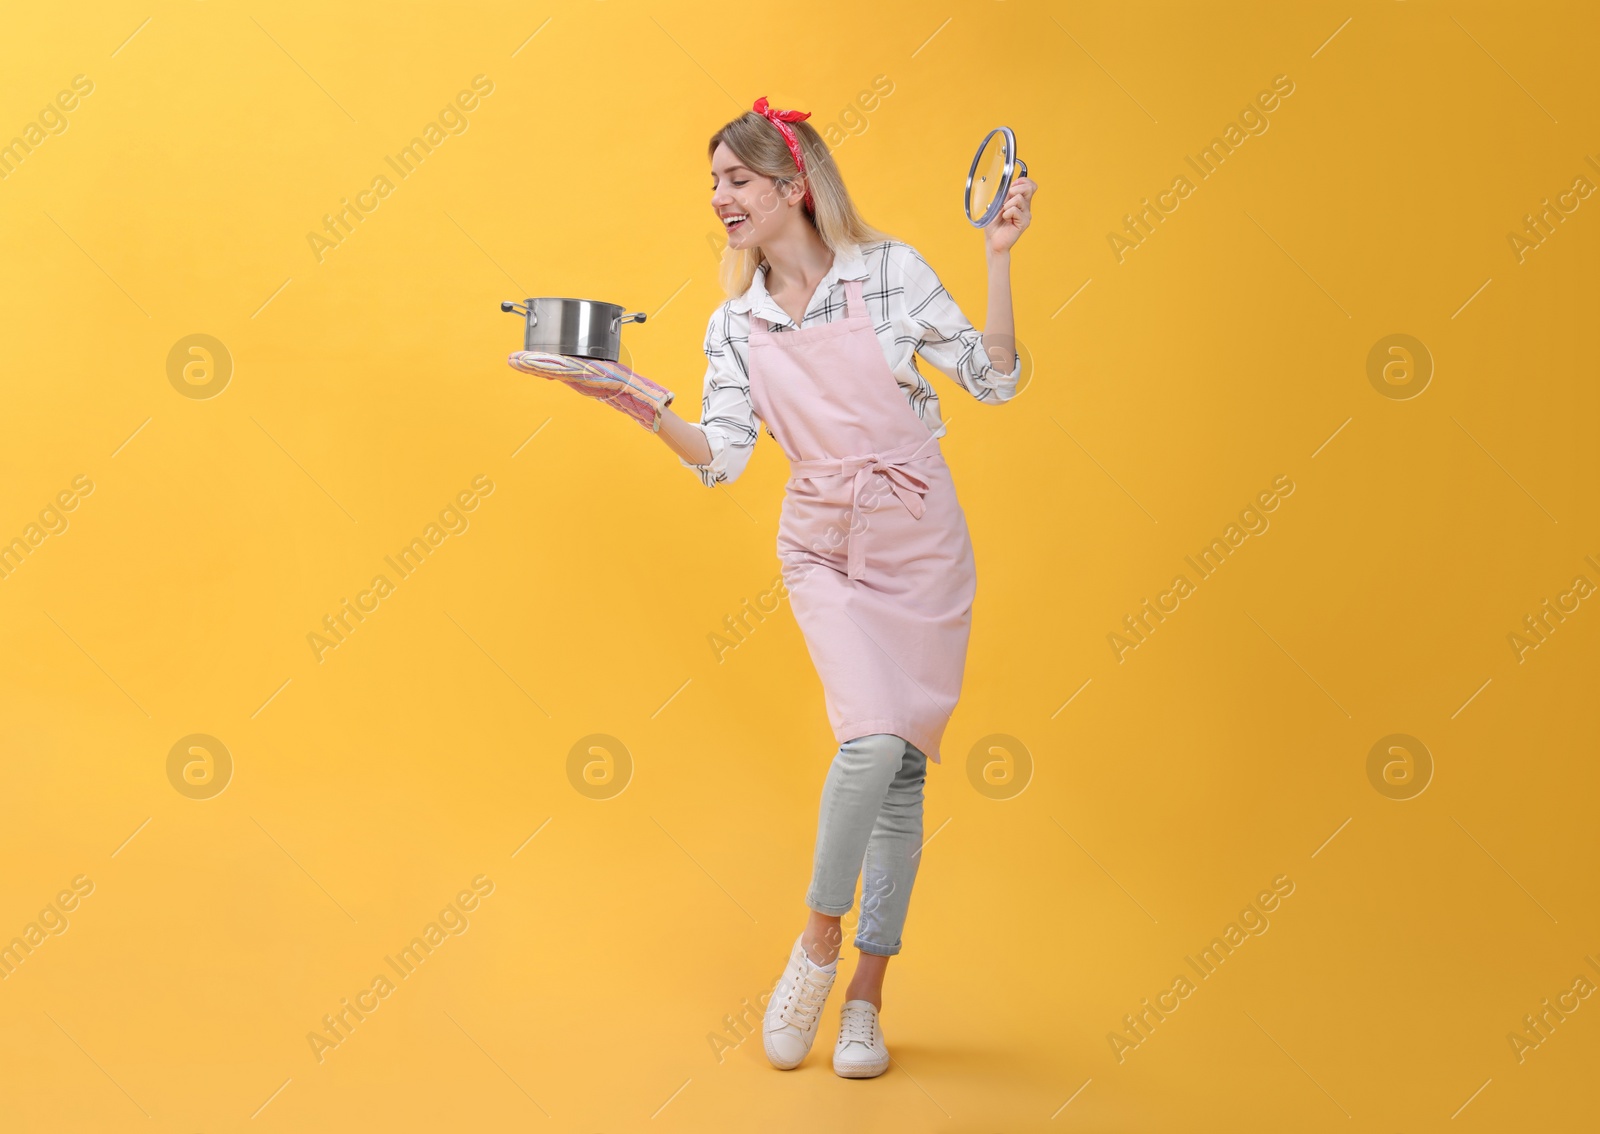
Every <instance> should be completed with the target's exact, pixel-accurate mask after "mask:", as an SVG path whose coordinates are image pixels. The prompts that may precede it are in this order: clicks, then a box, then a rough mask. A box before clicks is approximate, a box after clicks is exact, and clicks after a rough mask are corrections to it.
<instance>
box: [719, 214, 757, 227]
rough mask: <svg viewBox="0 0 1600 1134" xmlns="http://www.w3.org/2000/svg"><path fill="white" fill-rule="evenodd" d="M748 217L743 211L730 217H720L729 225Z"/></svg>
mask: <svg viewBox="0 0 1600 1134" xmlns="http://www.w3.org/2000/svg"><path fill="white" fill-rule="evenodd" d="M749 219H750V218H749V217H748V216H747V215H745V214H744V213H735V214H734V215H733V216H731V217H723V218H722V223H723V224H725V225H730V226H731V225H734V224H737V223H738V222H740V221H742V220H749Z"/></svg>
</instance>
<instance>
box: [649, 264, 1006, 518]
mask: <svg viewBox="0 0 1600 1134" xmlns="http://www.w3.org/2000/svg"><path fill="white" fill-rule="evenodd" d="M766 279H767V265H766V264H763V265H762V266H761V267H760V268H759V269H757V271H756V275H755V279H754V280H753V281H752V282H751V284H750V287H749V288H748V289H747V290H746V291H745V293H744V294H743V295H740V296H735V297H734V298H733V299H730V300H728V301H726V302H725V303H723V304H722V305H721V306H720V307H718V308H717V309H716V310H715V311H713V312H712V313H711V320H710V322H709V323H708V324H707V326H706V341H705V352H706V359H707V365H706V377H705V389H704V394H703V400H702V402H701V408H700V423H699V428H700V430H701V432H702V433H704V434H705V437H706V442H707V443H708V444H709V445H710V447H711V459H710V460H709V461H707V462H706V463H705V464H703V465H696V464H691V463H690V462H689V461H686V460H684V459H683V458H681V457H680V458H678V463H679V464H681V465H683V466H684V467H685V468H689V469H693V470H694V471H695V472H697V473H698V474H699V475H700V480H701V483H703V484H705V485H706V486H707V487H714V486H716V485H718V484H726V483H728V482H730V481H733V480H736V479H738V476H739V474H740V473H742V472H743V471H744V467H745V465H746V464H747V463H748V462H749V460H750V453H751V450H753V449H754V448H755V444H756V437H757V425H756V423H757V420H758V418H757V414H756V412H755V407H754V406H753V405H752V404H751V402H750V315H751V312H752V311H754V312H755V313H757V314H759V315H761V316H762V317H763V318H765V319H767V320H768V321H769V322H770V323H771V324H772V329H773V331H774V332H784V331H792V330H795V329H797V328H796V327H795V323H794V320H793V319H792V318H790V316H789V314H788V313H787V312H786V311H784V309H783V308H782V307H780V306H778V303H777V301H776V300H774V299H773V298H772V296H771V295H769V294H768V293H767V287H766ZM846 279H859V280H864V281H866V282H865V283H864V284H863V285H862V288H861V299H862V302H863V303H864V304H865V305H866V308H867V314H868V316H869V317H870V318H871V319H872V329H873V331H874V332H875V333H876V334H877V336H878V345H879V346H881V347H882V348H883V353H884V356H885V358H886V359H887V360H888V362H889V369H890V370H892V371H893V372H894V376H895V380H896V381H898V382H899V383H900V387H901V389H902V390H903V391H904V392H905V395H906V399H907V400H908V401H909V402H910V403H911V408H912V409H913V410H915V411H916V413H917V416H918V417H920V418H922V420H923V422H924V423H925V424H926V425H927V426H928V429H929V431H930V432H931V433H933V434H934V435H935V436H943V435H944V422H943V420H941V418H940V417H939V395H938V394H936V393H934V391H933V387H932V386H930V385H928V381H927V379H926V378H924V377H923V376H922V375H921V373H920V372H918V370H917V362H916V355H918V354H921V355H922V357H923V358H925V359H927V360H928V361H929V362H931V363H933V365H934V366H936V367H938V369H939V370H941V371H943V372H944V373H945V374H947V375H949V376H950V377H951V378H953V379H954V380H955V381H956V382H957V384H959V385H960V386H961V387H962V389H964V390H966V391H967V392H968V393H970V394H972V395H973V396H974V397H975V398H977V399H978V400H979V401H980V402H985V403H990V404H999V403H1000V402H1005V401H1009V400H1010V399H1011V398H1012V397H1014V396H1015V395H1016V392H1017V381H1018V379H1019V378H1020V377H1021V373H1022V362H1021V359H1020V358H1018V357H1017V355H1016V353H1015V352H1013V354H1012V366H1011V372H1010V373H1009V374H1008V373H1006V372H1005V371H1003V370H997V369H995V368H994V367H993V366H991V365H990V364H989V359H988V356H987V355H985V354H984V351H983V333H982V332H981V331H979V330H977V329H976V328H975V327H973V325H972V323H971V322H970V321H968V319H967V317H966V316H965V315H963V314H962V313H961V309H960V308H959V307H958V306H956V302H955V300H954V299H953V298H952V297H951V295H950V293H949V292H948V291H946V290H945V289H944V285H943V284H941V283H940V282H939V277H938V275H937V274H935V272H934V270H933V268H932V267H931V266H930V265H929V264H928V262H927V261H926V260H924V259H923V258H922V255H921V254H920V253H919V252H918V251H917V250H916V249H915V248H913V247H911V245H909V244H906V243H904V242H902V241H899V240H884V241H877V242H875V243H872V244H860V245H855V246H854V247H853V248H851V249H850V250H848V251H845V252H839V253H837V254H836V255H835V256H834V262H833V266H832V267H830V268H829V269H828V274H827V275H825V276H823V277H822V282H821V283H820V284H818V285H817V290H816V292H815V294H813V295H812V297H811V304H810V306H809V307H807V308H806V313H805V318H804V320H803V321H802V323H801V326H802V327H811V326H815V325H817V324H819V323H832V322H835V321H836V320H839V319H843V318H845V316H846V314H847V310H846V307H847V305H846V301H845V290H844V285H843V284H841V283H840V282H839V281H841V280H846ZM691 424H692V423H691ZM767 434H768V436H771V434H772V431H771V429H768V430H767Z"/></svg>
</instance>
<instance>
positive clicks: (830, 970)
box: [761, 937, 839, 1071]
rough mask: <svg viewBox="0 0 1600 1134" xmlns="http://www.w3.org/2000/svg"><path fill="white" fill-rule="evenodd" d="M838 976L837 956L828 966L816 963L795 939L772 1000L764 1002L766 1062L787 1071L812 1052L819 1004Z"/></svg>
mask: <svg viewBox="0 0 1600 1134" xmlns="http://www.w3.org/2000/svg"><path fill="white" fill-rule="evenodd" d="M838 975H839V959H838V958H837V957H835V958H834V959H833V961H832V962H830V963H829V964H827V965H819V964H816V963H815V962H814V961H812V959H811V958H810V957H808V956H806V951H805V948H804V947H803V946H802V945H801V944H800V938H798V937H796V938H795V940H794V948H793V949H791V950H790V951H789V965H788V967H787V968H786V969H784V971H783V975H782V976H781V977H779V978H778V984H777V986H776V987H775V988H774V989H773V990H772V999H770V1000H768V1001H767V1012H766V1016H765V1018H764V1019H763V1021H762V1024H761V1039H762V1042H763V1044H764V1045H765V1047H766V1049H767V1059H768V1060H770V1061H771V1063H772V1065H773V1066H774V1067H777V1068H779V1069H780V1070H783V1071H788V1070H789V1069H791V1068H794V1067H798V1066H800V1064H801V1063H802V1062H804V1060H805V1057H806V1055H807V1054H809V1053H810V1051H811V1042H812V1041H813V1040H815V1039H816V1038H817V1021H818V1020H819V1019H820V1018H821V1016H822V1005H823V1003H824V1002H825V1001H826V1000H827V999H828V992H829V990H830V989H832V988H833V980H834V977H836V976H838Z"/></svg>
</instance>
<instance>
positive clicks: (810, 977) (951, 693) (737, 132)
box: [658, 98, 1035, 1078]
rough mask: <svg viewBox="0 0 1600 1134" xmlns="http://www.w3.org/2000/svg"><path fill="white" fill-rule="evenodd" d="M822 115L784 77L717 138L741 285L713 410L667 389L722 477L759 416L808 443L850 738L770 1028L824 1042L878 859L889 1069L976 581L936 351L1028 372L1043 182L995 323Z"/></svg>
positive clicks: (786, 529)
mask: <svg viewBox="0 0 1600 1134" xmlns="http://www.w3.org/2000/svg"><path fill="white" fill-rule="evenodd" d="M807 117H809V114H808V113H806V112H802V111H793V110H775V109H773V108H771V107H769V106H768V104H767V100H766V99H765V98H761V99H757V100H756V103H755V105H754V107H753V109H752V110H751V111H749V112H747V113H745V114H743V115H741V116H740V117H739V118H736V119H734V120H733V121H732V122H729V123H728V124H727V125H725V126H723V127H722V129H720V130H718V131H717V132H716V134H715V135H713V136H712V138H711V142H710V145H709V147H708V152H709V154H710V158H711V178H712V195H711V207H712V209H713V210H714V211H715V212H716V214H717V216H718V217H719V218H720V219H721V220H722V222H723V224H724V226H725V228H726V230H727V234H728V251H727V254H726V255H725V256H724V261H723V262H724V280H723V282H724V286H725V288H726V290H727V291H728V293H729V295H731V296H732V297H733V298H731V299H729V300H728V301H727V302H726V303H724V304H722V306H721V307H719V308H718V309H717V311H716V312H715V313H714V314H713V315H712V318H711V322H710V325H709V327H708V329H707V334H706V346H705V350H706V355H707V357H708V359H709V365H708V367H707V370H706V378H705V396H704V403H703V406H702V409H701V415H700V422H699V423H698V424H695V423H692V422H687V421H684V420H683V419H682V418H681V417H679V416H678V415H677V414H675V413H673V412H672V410H671V409H668V408H665V407H662V409H661V420H660V422H659V429H658V433H659V435H660V436H661V438H662V439H663V440H664V441H665V442H666V443H667V445H668V446H669V447H670V448H671V449H672V450H673V451H674V452H675V453H676V454H677V455H678V457H679V460H680V462H681V463H682V464H683V465H684V466H685V467H688V468H691V469H694V470H695V471H696V472H697V473H698V474H699V475H700V478H701V480H702V482H703V483H705V484H706V485H709V486H715V485H718V484H725V483H727V482H729V481H732V480H734V479H735V478H737V477H738V476H739V474H740V472H741V471H743V469H744V466H745V464H746V462H747V461H748V460H749V457H750V452H751V450H752V448H753V447H754V445H755V441H756V437H757V427H756V421H757V419H759V420H760V421H761V422H762V423H764V424H765V426H766V427H767V432H768V434H769V435H770V436H772V437H773V438H774V439H775V440H776V441H777V443H778V446H779V448H781V449H782V450H783V452H784V454H785V456H787V457H788V458H789V460H790V462H791V465H790V471H791V479H790V480H789V482H788V486H787V488H786V491H785V497H784V502H783V508H782V511H781V513H780V517H779V524H778V556H779V560H780V562H781V564H782V571H783V579H784V583H785V586H786V588H787V590H788V594H789V598H790V601H791V603H792V605H793V608H794V613H795V618H796V620H797V621H798V623H799V625H800V629H801V631H802V633H803V635H804V637H805V641H806V646H807V649H808V651H809V652H810V655H811V658H812V661H813V663H814V664H815V666H816V668H817V672H818V675H819V676H820V678H821V679H822V684H823V689H824V694H825V699H826V703H827V709H828V716H829V721H830V723H831V725H832V727H833V732H834V738H835V740H837V741H838V742H839V751H838V753H837V754H836V755H835V756H834V758H833V763H832V766H831V767H830V768H829V770H828V774H827V777H826V780H825V781H824V784H823V789H822V806H821V814H820V818H819V821H818V827H817V842H816V851H815V856H814V861H813V873H812V880H811V885H810V888H809V890H808V891H807V893H806V905H807V907H808V908H809V910H810V918H809V920H808V922H807V923H806V926H805V929H804V930H803V931H802V932H801V934H800V936H799V938H798V939H797V940H796V941H795V943H794V946H793V948H792V949H791V950H790V955H789V962H788V966H787V968H786V969H785V971H784V973H783V975H782V976H781V977H780V978H779V980H778V982H777V985H776V987H775V989H774V991H773V994H772V997H771V999H770V1001H769V1002H768V1004H767V1009H766V1019H765V1023H764V1027H763V1034H764V1040H765V1047H766V1052H767V1057H768V1059H770V1060H771V1062H772V1063H773V1065H774V1066H776V1067H780V1068H785V1069H788V1068H793V1067H797V1066H799V1065H800V1063H801V1062H802V1061H803V1060H804V1059H805V1057H806V1055H807V1053H808V1052H809V1051H810V1050H811V1045H812V1041H813V1039H814V1038H815V1036H816V1032H817V1023H818V1019H819V1017H820V1015H821V1011H822V1006H823V1003H824V1001H825V1000H826V999H827V995H828V992H829V990H830V989H831V988H832V986H833V981H834V977H835V976H836V974H837V970H838V955H839V949H840V945H841V942H842V938H841V934H840V928H839V924H840V917H841V916H842V915H844V914H846V913H848V912H849V911H850V909H851V906H852V905H853V899H854V895H855V887H856V882H857V879H858V877H859V876H860V875H861V874H862V872H863V868H864V870H865V877H864V879H863V880H862V886H863V890H862V909H861V915H860V925H859V929H858V932H857V935H856V939H855V946H856V948H857V949H858V950H860V953H861V957H860V960H859V962H858V964H857V966H856V970H855V974H854V976H853V977H852V978H851V981H850V984H849V987H848V988H847V989H846V992H845V997H846V999H845V1003H844V1007H843V1011H842V1014H841V1021H840V1031H839V1039H838V1042H837V1044H836V1045H835V1049H834V1059H833V1066H834V1070H835V1071H836V1072H837V1073H838V1074H840V1075H843V1076H846V1077H849V1078H870V1077H872V1076H874V1075H880V1074H882V1073H883V1071H884V1070H885V1069H887V1067H888V1065H889V1052H888V1049H887V1047H886V1046H885V1044H884V1039H883V1034H882V1031H881V1030H880V1029H879V1027H878V1013H879V1010H880V1009H881V1008H882V1004H883V977H884V972H885V969H886V968H887V966H888V963H889V958H890V957H892V956H894V955H895V954H896V953H898V952H899V951H900V947H901V940H900V933H901V928H902V926H903V925H904V922H905V916H906V909H907V904H908V902H909V900H910V896H911V886H912V883H913V881H914V880H915V878H916V871H917V865H918V861H919V859H920V855H921V844H922V785H923V780H924V777H925V774H926V768H927V759H928V757H930V756H931V757H932V758H933V760H934V761H935V762H939V741H940V738H941V737H942V735H943V732H944V728H945V724H946V722H947V721H948V720H949V717H950V713H951V711H952V710H953V709H954V708H955V704H956V700H957V698H958V696H959V694H960V689H961V677H962V669H963V667H964V665H965V662H966V653H967V637H968V632H969V629H970V625H971V611H972V599H973V595H974V593H975V591H976V577H975V574H974V565H973V558H972V544H971V541H970V539H969V538H968V533H967V524H966V518H965V516H964V514H963V513H962V510H961V506H960V504H959V503H958V502H957V500H956V494H955V488H954V485H953V484H952V482H951V478H950V471H949V469H948V467H947V466H946V465H945V462H944V457H943V456H942V454H941V452H940V448H939V445H938V438H939V437H941V436H943V435H944V425H943V423H942V421H941V420H940V418H939V410H938V398H937V396H936V395H935V394H934V391H933V389H932V387H930V386H929V385H928V383H927V382H926V381H925V380H924V379H923V377H922V376H921V374H919V373H918V372H917V369H916V363H915V361H914V359H913V357H912V355H913V351H918V352H920V353H921V354H922V355H923V357H924V358H926V359H928V360H929V361H930V362H932V363H933V364H934V365H935V366H937V367H938V368H939V369H940V370H942V371H944V372H945V373H947V374H949V375H950V376H951V377H953V378H954V379H955V380H956V381H957V382H959V383H960V384H961V386H962V387H963V388H964V389H966V390H967V391H968V392H969V393H971V394H973V395H974V396H975V397H976V398H977V399H978V400H979V401H980V402H986V403H1000V402H1004V401H1007V400H1009V399H1010V398H1011V397H1012V396H1013V395H1014V394H1015V392H1016V386H1017V381H1018V378H1019V375H1020V371H1021V364H1020V360H1019V358H1018V356H1017V354H1016V351H1015V347H1014V344H1015V341H1016V340H1015V336H1014V331H1013V326H1012V316H1011V279H1010V272H1011V247H1012V245H1014V244H1015V243H1016V241H1017V238H1018V237H1019V236H1021V234H1022V232H1023V230H1024V229H1026V228H1027V227H1028V223H1029V220H1030V215H1029V202H1030V199H1031V198H1032V196H1033V193H1034V189H1035V186H1034V183H1033V182H1031V181H1029V180H1027V179H1026V178H1023V179H1018V180H1017V181H1015V182H1013V183H1012V185H1011V189H1010V192H1009V194H1008V197H1007V200H1006V202H1005V204H1004V206H1003V207H1002V209H1001V212H1000V215H999V217H998V218H997V219H996V220H995V221H994V222H992V223H991V224H990V225H989V226H988V227H987V228H985V229H984V232H983V235H984V242H985V248H986V251H987V257H988V266H989V307H988V316H989V324H988V327H987V329H986V331H985V332H984V333H983V334H981V335H980V334H979V332H978V331H976V330H975V329H974V328H973V326H972V324H971V323H969V322H968V321H967V319H966V318H965V316H963V315H962V313H961V311H960V309H959V308H958V307H957V306H956V304H955V302H954V300H953V299H952V298H951V297H950V295H949V293H948V292H946V291H945V290H944V288H943V286H941V285H940V283H939V279H938V277H937V276H936V275H935V273H934V271H933V269H932V268H931V267H929V266H928V264H927V262H926V261H925V260H923V259H922V257H921V256H920V255H918V253H917V251H916V250H915V249H914V248H912V247H911V246H910V245H907V244H904V243H902V242H900V241H896V240H894V239H892V238H890V237H888V236H886V235H885V234H883V233H881V232H879V231H877V230H876V229H874V228H872V227H870V226H869V225H867V223H866V222H865V221H864V220H862V218H861V216H860V214H859V213H858V212H857V211H856V208H855V205H854V204H853V203H852V201H851V199H850V195H849V193H848V192H847V191H846V189H845V186H844V182H843V181H842V180H841V178H840V176H839V170H838V167H837V166H836V165H835V164H834V162H833V159H832V156H831V154H830V153H829V151H828V147H827V145H826V144H825V143H824V142H823V141H822V138H821V136H820V135H819V134H818V133H817V131H816V130H815V129H813V128H812V127H811V126H810V125H808V124H806V123H805V121H804V119H806V118H807ZM991 358H995V359H1004V360H1005V361H1008V362H1009V363H1010V366H1009V369H1008V370H1006V371H1002V370H999V369H997V368H996V367H995V366H993V365H992V364H991V362H990V359H991Z"/></svg>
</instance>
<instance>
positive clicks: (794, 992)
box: [778, 972, 830, 1030]
mask: <svg viewBox="0 0 1600 1134" xmlns="http://www.w3.org/2000/svg"><path fill="white" fill-rule="evenodd" d="M829 984H830V982H829V980H828V975H827V974H826V973H820V972H810V973H807V974H806V975H805V976H804V977H803V978H801V980H800V981H799V982H798V984H797V985H796V987H794V988H792V989H790V991H789V996H788V998H787V999H786V1000H784V1002H783V1008H782V1009H781V1010H780V1011H779V1013H778V1018H779V1019H781V1020H782V1021H783V1022H784V1023H786V1024H794V1025H795V1026H796V1027H798V1028H800V1029H802V1030H804V1029H807V1028H809V1027H811V1025H812V1023H813V1022H814V1021H815V1020H816V1018H817V1013H819V1012H821V1011H822V1002H823V1000H825V999H826V998H827V995H828V988H829Z"/></svg>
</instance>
